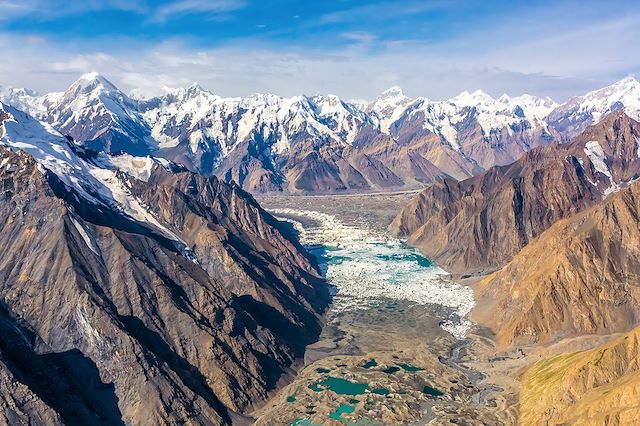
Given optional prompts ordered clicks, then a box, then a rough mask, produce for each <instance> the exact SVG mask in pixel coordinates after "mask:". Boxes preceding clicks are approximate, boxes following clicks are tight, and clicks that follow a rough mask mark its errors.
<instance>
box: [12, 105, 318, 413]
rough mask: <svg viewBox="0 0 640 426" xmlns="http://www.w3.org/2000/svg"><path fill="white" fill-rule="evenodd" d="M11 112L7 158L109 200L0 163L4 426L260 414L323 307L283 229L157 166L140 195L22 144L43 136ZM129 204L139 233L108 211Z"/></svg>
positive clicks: (231, 192) (215, 186)
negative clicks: (79, 179)
mask: <svg viewBox="0 0 640 426" xmlns="http://www.w3.org/2000/svg"><path fill="white" fill-rule="evenodd" d="M9 111H10V113H9V114H6V118H5V119H4V120H10V121H11V123H9V124H10V125H11V130H10V131H9V132H5V134H4V135H3V139H2V142H3V143H7V144H9V146H12V147H14V148H13V149H15V146H27V147H28V148H27V149H28V150H33V152H34V153H39V152H41V150H43V149H46V144H48V143H51V144H55V145H57V147H54V149H53V150H52V151H51V152H52V153H54V152H55V153H64V155H60V160H59V161H62V160H65V161H67V160H68V161H69V163H68V164H69V165H71V164H73V165H74V167H75V168H74V169H71V168H70V169H68V170H69V171H70V172H69V173H71V170H74V173H75V172H77V171H78V170H80V169H82V170H84V169H86V170H87V173H86V177H85V179H89V178H90V177H91V176H94V177H95V176H98V177H101V176H102V177H103V178H104V176H107V177H106V178H104V179H106V180H104V182H106V183H108V184H109V185H110V186H105V187H104V188H102V187H98V186H96V185H97V184H96V183H95V182H94V183H92V184H91V185H94V186H93V189H94V190H95V191H94V192H91V193H88V192H84V191H81V189H82V188H85V189H86V190H87V191H89V189H91V187H89V186H87V185H88V184H90V183H91V182H90V181H89V180H87V181H86V182H83V184H84V185H85V186H78V187H75V186H70V184H69V182H71V183H76V180H74V176H75V175H73V174H69V175H67V174H64V173H62V172H61V170H67V169H66V168H65V167H67V166H66V164H67V163H60V162H55V161H56V160H55V158H53V159H52V157H51V156H43V157H42V159H40V158H38V159H37V161H36V159H34V158H33V157H32V156H31V155H29V154H27V153H25V152H22V151H17V152H14V151H12V150H10V149H7V148H4V147H0V164H1V165H0V190H1V191H2V194H1V196H2V198H3V202H2V203H1V204H0V244H1V245H2V247H3V250H2V251H1V252H0V305H1V309H0V328H1V330H0V381H1V382H2V383H3V386H2V391H1V392H0V394H1V395H0V401H2V410H1V411H2V413H3V414H2V415H3V416H4V418H5V419H7V421H8V423H13V422H16V421H18V422H20V421H22V420H23V419H29V421H30V422H39V420H42V423H47V424H55V423H65V424H95V423H107V424H141V423H149V424H183V423H194V424H228V423H230V422H231V421H232V420H233V419H234V418H238V416H240V414H238V413H242V412H244V411H246V410H248V409H249V408H250V407H252V406H253V405H254V404H260V403H261V402H262V401H264V399H265V398H266V397H267V395H268V393H269V392H270V391H271V390H273V389H274V388H275V387H276V383H277V381H278V380H279V379H280V378H282V377H283V376H284V375H286V374H287V371H288V368H289V366H290V365H291V364H292V363H293V362H294V361H295V359H296V358H298V357H300V356H301V355H302V353H303V351H304V347H305V345H306V344H307V343H309V342H311V341H312V340H314V339H315V338H316V337H317V335H318V333H319V331H320V315H321V313H322V311H323V310H324V307H325V306H326V303H327V301H328V294H327V289H326V287H325V286H324V282H323V280H322V278H321V277H320V275H319V273H318V272H317V271H316V269H315V268H314V266H313V264H312V262H311V261H310V260H309V258H308V255H307V254H306V252H305V251H304V249H302V247H301V246H300V245H299V243H297V242H296V240H295V239H293V238H292V237H290V236H288V233H289V232H290V231H289V230H288V228H283V225H281V224H280V223H279V222H277V221H276V220H275V219H274V218H272V217H271V216H270V215H268V214H267V213H266V212H264V211H263V210H262V209H261V208H260V207H259V206H258V205H257V203H256V202H255V201H254V200H253V199H252V198H251V197H250V196H249V195H248V194H246V193H244V192H243V191H242V190H240V189H239V188H237V187H232V186H229V185H227V184H224V183H222V182H220V181H218V180H217V179H216V178H213V177H211V178H203V177H199V176H196V175H193V174H191V173H187V172H185V171H182V172H180V171H177V170H173V171H176V174H173V173H172V172H170V171H169V170H167V169H166V168H165V167H163V166H161V165H160V164H155V166H154V167H153V168H152V169H151V173H150V175H149V176H148V179H146V181H145V180H144V179H142V180H140V179H136V178H134V177H133V176H132V175H127V174H126V173H125V172H122V171H117V172H115V173H112V172H110V171H109V172H108V173H107V170H106V169H101V168H100V167H106V166H104V163H105V162H106V161H107V160H108V158H106V157H104V156H103V155H102V156H97V157H94V156H93V155H94V154H91V153H90V152H88V151H87V152H85V151H78V152H75V151H73V150H74V149H75V148H73V146H72V145H69V144H67V145H65V144H66V143H67V142H66V141H65V140H64V138H61V137H58V136H56V135H55V134H53V133H46V132H45V133H44V136H43V137H44V139H42V140H38V141H36V140H29V139H28V138H34V137H37V135H38V133H37V132H38V131H43V130H42V129H41V128H38V127H37V126H36V125H35V124H34V123H33V122H32V120H31V121H30V119H29V118H28V117H24V116H23V115H20V114H19V113H18V112H17V111H14V110H9ZM6 125H7V123H6V122H5V123H3V126H5V130H6ZM21 126H23V127H21ZM43 132H44V131H43ZM6 138H14V139H6ZM16 138H17V139H16ZM22 138H27V139H22ZM18 139H20V140H18ZM26 142H29V144H28V145H27V143H26ZM22 143H25V144H24V145H21V144H22ZM36 146H38V147H39V148H35V147H36ZM39 150H40V151H39ZM34 155H35V154H34ZM73 155H77V156H78V157H77V158H76V157H74V158H71V157H72V156H73ZM109 161H111V160H109ZM113 161H116V160H115V159H114V160H113ZM134 164H135V163H134ZM49 167H58V168H53V169H50V168H49ZM83 168H84V169H83ZM79 176H80V175H79ZM81 176H85V175H81ZM63 178H69V180H65V179H63ZM81 183H82V182H81ZM116 183H117V184H116ZM105 188H111V189H110V191H111V193H109V192H105V191H106V189H105ZM125 189H126V191H125ZM107 196H109V197H113V200H116V201H117V202H118V203H119V204H114V203H113V201H111V202H107V201H104V200H106V199H105V198H104V197H107ZM87 197H89V198H87ZM92 197H96V198H92ZM128 202H132V203H134V204H131V205H135V206H137V208H138V209H139V210H140V212H146V213H144V214H145V216H143V218H146V219H145V220H144V221H142V219H141V218H140V217H139V216H135V215H134V216H131V213H129V210H127V209H126V208H124V207H122V208H120V207H118V206H125V207H126V206H127V205H129V204H126V203H128ZM4 384H7V386H4Z"/></svg>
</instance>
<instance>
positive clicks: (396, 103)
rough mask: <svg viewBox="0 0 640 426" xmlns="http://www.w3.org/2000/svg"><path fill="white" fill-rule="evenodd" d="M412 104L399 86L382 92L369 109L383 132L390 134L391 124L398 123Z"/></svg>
mask: <svg viewBox="0 0 640 426" xmlns="http://www.w3.org/2000/svg"><path fill="white" fill-rule="evenodd" d="M410 102H411V99H409V97H407V96H405V94H404V92H403V91H402V89H401V88H400V87H398V86H393V87H390V88H389V89H387V90H385V91H384V92H382V93H381V94H380V95H379V96H378V97H377V98H376V99H375V100H374V101H373V102H372V103H371V104H370V105H369V107H368V108H367V111H369V112H371V113H372V114H373V116H374V117H375V118H377V119H378V121H379V123H380V128H381V130H382V131H383V132H388V131H389V127H390V126H391V124H392V123H393V122H394V121H396V120H397V119H398V118H399V117H400V116H401V115H402V112H403V111H404V108H405V107H406V106H407V105H408V104H409V103H410Z"/></svg>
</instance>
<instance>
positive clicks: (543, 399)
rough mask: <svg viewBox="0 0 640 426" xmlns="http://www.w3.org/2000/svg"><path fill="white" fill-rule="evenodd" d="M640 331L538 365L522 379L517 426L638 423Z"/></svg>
mask: <svg viewBox="0 0 640 426" xmlns="http://www.w3.org/2000/svg"><path fill="white" fill-rule="evenodd" d="M639 348H640V328H636V329H634V330H633V331H631V332H629V333H628V334H626V335H623V336H621V337H619V338H617V339H615V340H612V341H611V342H609V343H607V344H605V345H602V346H600V347H598V348H595V349H593V350H590V351H586V352H576V353H573V354H563V355H557V356H554V357H552V358H549V359H546V360H543V361H540V362H537V363H536V364H534V365H533V366H532V367H530V368H529V369H528V370H527V371H526V372H525V373H524V375H523V376H522V393H521V396H520V412H521V415H520V421H521V423H522V424H571V425H595V424H602V425H604V424H606V425H631V424H638V422H640V414H639V413H640V411H638V400H639V399H638V398H639V397H640V372H639V370H640V368H639V367H640V366H639V364H638V360H639V359H640V354H639V353H638V349H639Z"/></svg>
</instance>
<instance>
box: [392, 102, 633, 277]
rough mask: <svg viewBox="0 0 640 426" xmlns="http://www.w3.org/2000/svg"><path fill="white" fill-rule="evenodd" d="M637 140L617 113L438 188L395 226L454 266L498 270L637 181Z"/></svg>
mask: <svg viewBox="0 0 640 426" xmlns="http://www.w3.org/2000/svg"><path fill="white" fill-rule="evenodd" d="M639 138H640V124H639V123H638V122H636V121H634V120H632V119H630V118H629V117H628V116H627V115H625V114H624V113H620V112H617V113H612V114H610V115H609V116H607V117H606V118H605V119H603V120H602V121H601V122H600V123H599V124H597V125H595V126H592V127H590V128H587V129H586V130H585V131H584V132H583V133H582V134H581V135H580V136H578V137H577V138H576V139H575V140H574V141H572V142H571V143H569V144H554V145H551V146H547V147H540V148H536V149H533V150H531V151H530V152H528V153H527V154H525V155H524V156H523V157H522V158H521V159H519V160H518V161H516V162H514V163H513V164H510V165H508V166H503V167H493V168H491V169H490V170H488V171H486V172H484V173H482V174H480V175H478V176H475V177H472V178H470V179H467V180H464V181H461V182H456V181H453V180H444V181H442V182H438V183H436V184H435V185H432V186H431V187H429V188H427V189H425V190H424V191H423V192H422V193H420V194H419V195H418V196H416V198H414V199H413V200H412V201H411V202H410V203H409V205H407V206H406V207H405V208H404V209H403V210H402V211H401V212H400V214H399V215H398V216H397V217H396V219H395V220H394V222H393V223H392V225H391V229H392V231H393V232H394V233H395V234H397V235H400V236H405V237H407V238H408V240H409V242H410V243H411V244H414V245H416V246H418V247H419V248H420V249H421V250H422V251H423V252H424V253H425V255H426V256H428V257H429V258H431V259H434V260H435V261H436V262H438V263H439V264H441V265H443V266H444V267H445V268H446V269H448V270H451V271H454V272H460V273H483V272H489V271H495V270H497V269H499V268H500V267H502V266H503V265H505V264H506V263H507V262H508V261H509V260H511V258H512V257H513V256H514V255H516V254H517V253H518V252H519V251H520V250H521V249H522V248H523V247H524V246H526V245H527V244H529V242H531V241H532V240H533V239H534V238H536V237H537V236H538V235H540V234H541V233H542V232H543V231H544V230H546V229H547V228H548V227H549V226H551V225H552V224H553V223H555V222H556V221H558V220H559V219H562V218H565V217H569V216H571V215H573V214H575V213H578V212H580V211H582V210H584V209H586V208H588V207H590V206H592V205H594V204H596V203H598V202H599V201H601V200H602V198H603V197H606V196H608V195H609V194H611V193H614V192H616V191H618V190H619V189H620V188H622V187H624V186H626V185H628V184H629V182H631V181H633V180H634V179H636V178H638V176H639V174H640V157H639V156H638V150H639V144H638V140H639Z"/></svg>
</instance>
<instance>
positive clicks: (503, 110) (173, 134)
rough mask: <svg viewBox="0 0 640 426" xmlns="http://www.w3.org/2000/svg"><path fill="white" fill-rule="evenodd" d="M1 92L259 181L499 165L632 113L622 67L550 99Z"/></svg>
mask: <svg viewBox="0 0 640 426" xmlns="http://www.w3.org/2000/svg"><path fill="white" fill-rule="evenodd" d="M0 99H2V100H3V101H4V102H5V103H7V104H10V105H13V106H14V107H16V108H19V109H22V110H24V111H26V112H28V113H29V114H31V115H32V116H34V117H36V118H38V119H40V120H42V121H45V122H48V123H49V124H51V125H52V126H53V127H54V128H55V129H56V130H58V131H59V132H61V133H62V134H64V135H67V136H70V137H71V138H72V139H73V140H74V142H75V143H77V144H80V145H82V146H84V147H86V148H89V149H91V150H96V151H102V152H106V153H112V154H113V153H122V152H124V153H128V154H132V155H138V156H139V155H151V154H152V155H153V156H155V157H161V158H165V159H168V160H170V161H173V162H175V163H179V164H182V165H184V166H185V167H187V168H188V169H189V170H191V171H194V172H198V173H200V174H205V175H215V176H218V177H220V178H222V179H223V180H226V181H229V182H230V181H234V182H236V183H237V184H239V185H240V186H241V187H242V188H243V189H245V190H249V191H257V192H268V191H286V192H291V193H312V192H339V191H347V190H352V191H367V190H373V189H375V190H386V189H407V188H420V187H423V186H425V185H428V184H431V183H433V182H436V181H439V180H442V179H445V178H449V177H452V178H454V179H457V180H462V179H465V178H468V177H471V176H474V175H476V174H478V173H481V172H482V171H484V170H487V169H489V168H490V167H492V166H494V165H506V164H509V163H512V162H513V161H515V160H517V159H518V158H519V157H520V156H521V155H522V154H524V153H525V152H527V151H529V150H531V149H532V148H534V147H537V146H544V145H548V144H550V143H552V142H553V141H559V140H568V139H569V138H571V137H573V136H575V134H577V133H579V131H581V130H583V129H584V128H585V127H586V126H588V125H590V124H593V123H596V122H598V121H599V120H600V119H601V118H602V117H603V116H604V115H606V114H607V113H608V112H611V111H616V110H620V109H624V110H625V111H626V112H627V114H628V115H629V116H630V117H632V118H640V83H638V82H637V81H636V80H634V79H633V78H626V79H624V80H621V81H619V82H617V83H615V84H613V85H611V86H609V87H607V88H604V89H601V90H597V91H594V92H591V93H589V94H587V95H585V96H580V97H576V98H573V99H571V100H569V101H568V102H567V103H565V104H562V105H559V104H557V103H555V102H554V101H552V100H551V99H548V98H537V97H534V96H530V95H523V96H519V97H509V96H507V95H503V96H501V97H499V98H498V99H494V98H492V97H491V96H489V95H487V94H486V93H484V92H482V91H480V90H478V91H476V92H473V93H469V92H463V93H461V94H460V95H458V96H456V97H454V98H452V99H450V100H446V101H431V100H429V99H427V98H416V99H411V98H409V97H407V96H405V95H404V94H403V93H402V91H401V90H400V89H399V88H398V87H393V88H391V89H389V90H387V91H385V92H383V93H382V94H381V95H380V96H378V97H377V98H376V99H375V100H374V101H372V102H370V103H363V102H353V103H350V102H347V101H344V100H341V99H340V98H338V97H337V96H333V95H324V96H304V95H301V96H295V97H292V98H283V97H279V96H275V95H264V94H256V95H253V96H250V97H248V98H223V97H220V96H217V95H214V94H212V93H210V92H208V91H206V90H204V89H203V88H201V87H200V86H199V85H197V84H194V85H192V86H190V87H188V88H185V89H166V90H165V94H164V95H162V96H158V97H154V98H151V99H137V98H132V97H130V96H128V95H127V94H125V93H124V92H122V91H120V90H119V89H118V88H117V87H115V86H114V85H113V84H112V83H111V82H109V81H108V80H107V79H106V78H104V77H103V76H101V75H99V74H97V73H89V74H85V75H83V76H81V77H80V78H79V79H78V80H77V81H76V82H74V83H73V84H72V85H71V86H70V87H69V88H68V89H67V90H66V91H65V92H61V93H50V94H46V95H38V94H36V93H34V92H33V91H30V90H27V89H12V88H8V89H0Z"/></svg>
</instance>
